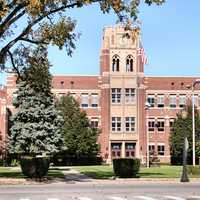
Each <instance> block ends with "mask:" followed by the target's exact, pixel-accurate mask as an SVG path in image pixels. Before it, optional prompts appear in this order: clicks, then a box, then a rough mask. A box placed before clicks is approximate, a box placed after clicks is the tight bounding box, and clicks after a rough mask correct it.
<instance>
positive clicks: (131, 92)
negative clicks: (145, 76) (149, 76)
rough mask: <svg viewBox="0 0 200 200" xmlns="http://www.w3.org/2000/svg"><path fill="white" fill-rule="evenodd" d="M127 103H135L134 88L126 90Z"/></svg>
mask: <svg viewBox="0 0 200 200" xmlns="http://www.w3.org/2000/svg"><path fill="white" fill-rule="evenodd" d="M125 102H126V103H133V102H135V89H134V88H126V89H125Z"/></svg>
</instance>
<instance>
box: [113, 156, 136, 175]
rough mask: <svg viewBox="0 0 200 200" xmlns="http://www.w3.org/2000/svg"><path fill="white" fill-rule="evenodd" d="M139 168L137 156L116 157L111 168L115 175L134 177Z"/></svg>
mask: <svg viewBox="0 0 200 200" xmlns="http://www.w3.org/2000/svg"><path fill="white" fill-rule="evenodd" d="M139 169H140V160H139V159H138V158H117V159H113V170H114V173H115V175H116V176H119V177H122V178H131V177H136V175H137V174H138V172H139Z"/></svg>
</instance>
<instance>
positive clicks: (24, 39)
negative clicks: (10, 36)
mask: <svg viewBox="0 0 200 200" xmlns="http://www.w3.org/2000/svg"><path fill="white" fill-rule="evenodd" d="M20 40H22V41H25V42H29V43H32V44H45V45H47V44H49V43H47V42H44V41H36V40H31V39H28V38H21V39H20Z"/></svg>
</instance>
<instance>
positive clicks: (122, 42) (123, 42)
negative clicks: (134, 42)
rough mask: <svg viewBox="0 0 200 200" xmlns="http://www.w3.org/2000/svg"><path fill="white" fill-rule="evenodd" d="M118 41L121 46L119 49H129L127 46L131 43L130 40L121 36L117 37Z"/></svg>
mask: <svg viewBox="0 0 200 200" xmlns="http://www.w3.org/2000/svg"><path fill="white" fill-rule="evenodd" d="M117 41H118V44H119V47H123V48H124V47H127V45H128V44H129V43H130V39H129V38H127V37H125V36H124V34H119V35H118V37H117Z"/></svg>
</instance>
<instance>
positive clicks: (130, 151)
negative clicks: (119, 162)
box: [125, 143, 136, 158]
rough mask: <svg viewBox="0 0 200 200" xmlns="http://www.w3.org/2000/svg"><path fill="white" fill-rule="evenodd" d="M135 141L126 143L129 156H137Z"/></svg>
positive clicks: (126, 152) (127, 155)
mask: <svg viewBox="0 0 200 200" xmlns="http://www.w3.org/2000/svg"><path fill="white" fill-rule="evenodd" d="M135 146H136V144H135V143H126V144H125V154H126V157H127V158H133V157H135Z"/></svg>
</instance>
